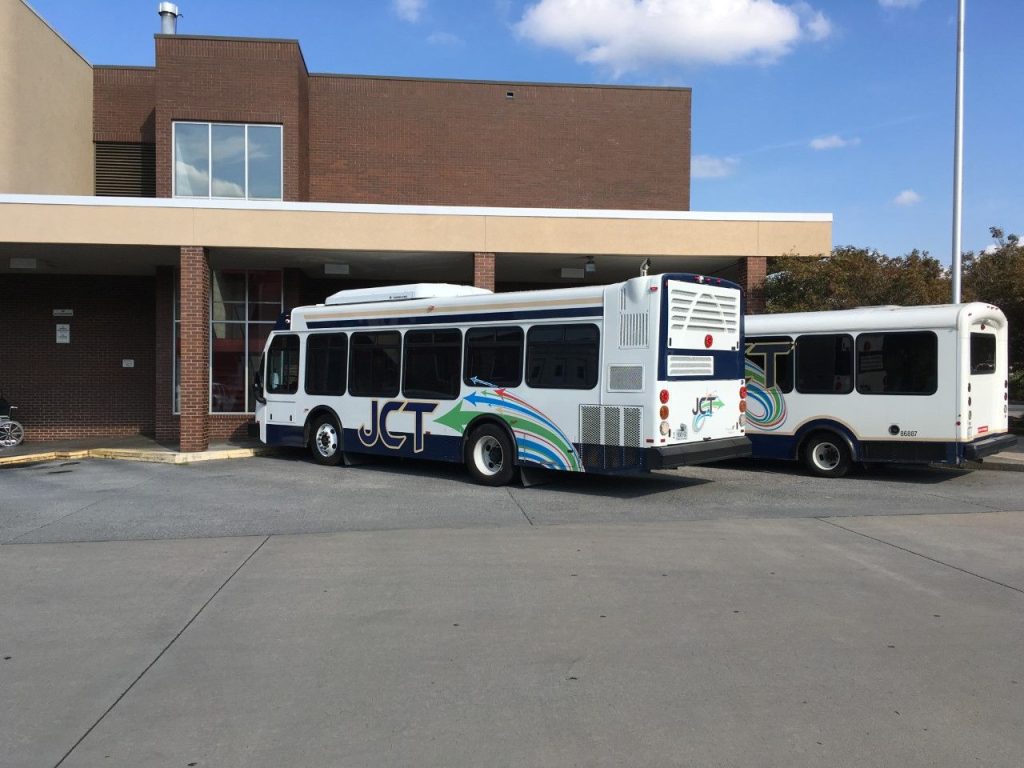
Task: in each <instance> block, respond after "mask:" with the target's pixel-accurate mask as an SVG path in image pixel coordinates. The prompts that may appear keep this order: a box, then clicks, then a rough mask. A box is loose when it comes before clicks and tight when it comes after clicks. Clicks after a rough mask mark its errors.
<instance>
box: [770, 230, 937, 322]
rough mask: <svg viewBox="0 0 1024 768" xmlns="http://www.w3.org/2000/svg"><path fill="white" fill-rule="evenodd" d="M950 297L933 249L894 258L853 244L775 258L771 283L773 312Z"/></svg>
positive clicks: (934, 301) (932, 301)
mask: <svg viewBox="0 0 1024 768" xmlns="http://www.w3.org/2000/svg"><path fill="white" fill-rule="evenodd" d="M950 293H951V287H950V277H949V273H948V271H947V270H946V268H945V267H943V266H942V264H940V263H939V261H938V260H937V259H934V258H932V257H931V256H929V255H928V253H927V251H924V252H922V251H918V250H914V251H911V252H910V253H908V254H907V255H906V256H902V257H897V258H890V257H888V256H886V255H885V254H883V253H880V252H879V251H877V250H873V249H867V248H855V247H854V246H851V245H846V246H838V247H836V248H833V249H832V253H830V254H829V255H828V256H821V257H819V258H814V259H807V258H800V257H793V256H783V257H780V258H777V259H772V260H770V261H769V264H768V278H767V280H766V281H765V303H766V309H767V311H768V312H813V311H818V310H827V309H852V308H853V307H870V306H879V305H884V304H899V305H919V304H941V303H944V302H948V301H949V296H950Z"/></svg>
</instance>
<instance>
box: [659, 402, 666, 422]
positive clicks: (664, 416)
mask: <svg viewBox="0 0 1024 768" xmlns="http://www.w3.org/2000/svg"><path fill="white" fill-rule="evenodd" d="M658 415H659V416H661V420H662V421H665V420H667V419H668V406H667V405H663V406H661V410H660V411H658Z"/></svg>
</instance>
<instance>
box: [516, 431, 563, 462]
mask: <svg viewBox="0 0 1024 768" xmlns="http://www.w3.org/2000/svg"><path fill="white" fill-rule="evenodd" d="M516 444H517V445H518V446H519V457H520V458H527V457H529V458H530V460H532V461H536V459H535V458H533V457H534V456H540V457H541V460H540V462H539V463H542V464H546V465H547V464H551V465H553V466H555V467H557V468H558V469H568V468H569V467H568V466H567V465H566V463H565V461H563V460H562V457H561V456H559V455H558V454H557V453H555V452H554V451H553V450H551V449H550V448H548V447H547V446H546V445H543V444H541V443H538V442H536V441H535V440H526V439H524V438H521V437H520V438H518V439H517V440H516Z"/></svg>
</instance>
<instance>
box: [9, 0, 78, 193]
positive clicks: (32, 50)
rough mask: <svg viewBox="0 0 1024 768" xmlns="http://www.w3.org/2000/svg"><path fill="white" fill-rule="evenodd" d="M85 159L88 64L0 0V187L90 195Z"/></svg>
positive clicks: (12, 0)
mask: <svg viewBox="0 0 1024 768" xmlns="http://www.w3.org/2000/svg"><path fill="white" fill-rule="evenodd" d="M83 12H85V11H83ZM93 163H94V150H93V142H92V67H91V66H89V64H88V62H86V61H85V60H84V59H83V58H82V57H81V56H79V55H78V54H77V53H76V52H75V51H74V50H73V49H72V48H71V47H70V46H69V45H68V44H67V43H66V42H64V40H62V39H61V37H60V36H59V35H57V33H55V32H54V31H53V30H52V29H50V27H48V26H47V25H46V23H45V22H44V21H43V20H42V19H41V18H39V16H37V15H36V14H35V13H34V12H33V11H32V9H31V8H29V7H28V6H26V5H25V4H24V3H23V2H22V1H21V0H0V193H24V194H65V195H91V194H93V187H94V175H93Z"/></svg>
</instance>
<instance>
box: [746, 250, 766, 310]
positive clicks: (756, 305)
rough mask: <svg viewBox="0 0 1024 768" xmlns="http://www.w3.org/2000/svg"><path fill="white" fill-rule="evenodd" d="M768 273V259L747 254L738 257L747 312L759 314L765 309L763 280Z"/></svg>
mask: <svg viewBox="0 0 1024 768" xmlns="http://www.w3.org/2000/svg"><path fill="white" fill-rule="evenodd" d="M767 274H768V259H767V258H766V257H764V256H748V257H747V258H745V259H740V279H739V283H740V287H741V288H743V293H744V294H745V296H746V299H747V314H748V315H760V314H762V313H763V312H764V310H765V298H764V280H765V277H766V276H767Z"/></svg>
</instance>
